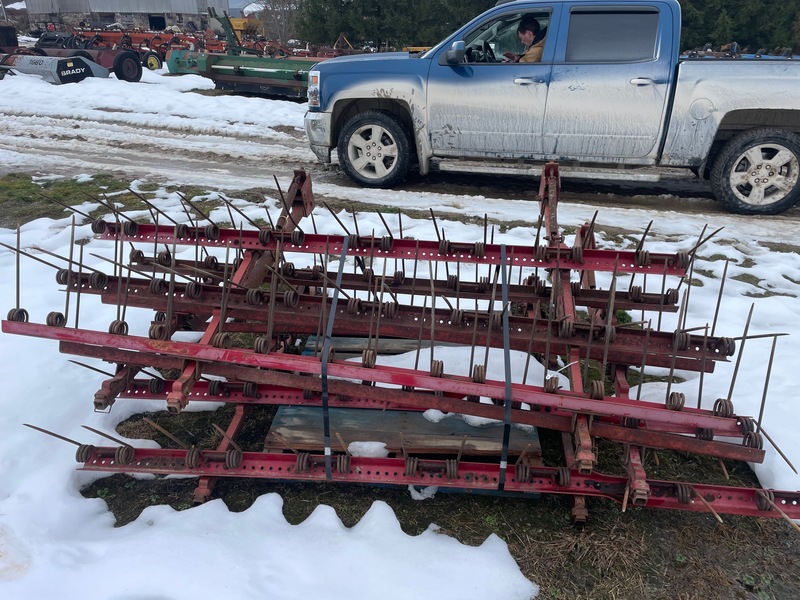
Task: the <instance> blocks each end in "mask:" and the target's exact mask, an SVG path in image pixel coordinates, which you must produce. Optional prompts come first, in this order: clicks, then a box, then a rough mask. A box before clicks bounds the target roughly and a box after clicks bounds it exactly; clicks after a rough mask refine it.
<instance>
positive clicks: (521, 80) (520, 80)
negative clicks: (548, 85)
mask: <svg viewBox="0 0 800 600" xmlns="http://www.w3.org/2000/svg"><path fill="white" fill-rule="evenodd" d="M532 83H544V80H542V79H534V78H533V77H516V78H514V84H516V85H531V84H532Z"/></svg>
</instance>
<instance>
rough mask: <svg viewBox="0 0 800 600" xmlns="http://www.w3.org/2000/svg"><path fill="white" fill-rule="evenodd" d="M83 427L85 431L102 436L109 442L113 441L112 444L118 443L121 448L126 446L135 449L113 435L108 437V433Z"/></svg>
mask: <svg viewBox="0 0 800 600" xmlns="http://www.w3.org/2000/svg"><path fill="white" fill-rule="evenodd" d="M81 427H83V428H84V429H86V430H88V431H91V432H92V433H96V434H97V435H100V436H102V437H104V438H106V439H107V440H111V441H112V442H116V443H118V444H119V445H120V446H125V447H126V448H133V446H131V445H130V444H129V443H128V442H123V441H122V440H120V439H118V438H115V437H114V436H113V435H108V434H107V433H103V432H102V431H100V430H99V429H95V428H94V427H89V426H88V425H81Z"/></svg>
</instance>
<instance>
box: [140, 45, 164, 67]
mask: <svg viewBox="0 0 800 600" xmlns="http://www.w3.org/2000/svg"><path fill="white" fill-rule="evenodd" d="M142 65H144V66H145V67H147V68H148V69H150V70H151V71H156V70H157V69H160V68H161V67H163V66H164V61H163V60H161V57H160V56H159V55H158V52H153V51H152V50H151V51H148V52H145V53H144V54H143V55H142Z"/></svg>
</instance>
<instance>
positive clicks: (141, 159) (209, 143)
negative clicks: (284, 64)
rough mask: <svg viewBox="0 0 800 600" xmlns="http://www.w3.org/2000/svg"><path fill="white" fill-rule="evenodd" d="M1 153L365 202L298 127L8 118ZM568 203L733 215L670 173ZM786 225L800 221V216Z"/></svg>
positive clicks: (440, 176)
mask: <svg viewBox="0 0 800 600" xmlns="http://www.w3.org/2000/svg"><path fill="white" fill-rule="evenodd" d="M0 150H10V151H15V152H20V153H22V154H24V158H21V159H20V161H19V162H17V161H14V160H12V161H9V162H6V163H5V164H0V175H2V174H4V173H8V172H13V171H24V172H41V173H43V174H62V175H70V174H75V173H96V172H112V173H114V174H116V175H119V176H124V177H130V178H147V179H149V180H156V181H158V180H161V181H169V182H172V183H177V184H181V185H189V184H192V185H200V186H202V185H208V186H212V187H215V188H222V189H243V188H257V187H261V186H263V185H264V184H265V182H270V181H272V177H273V175H275V176H278V177H283V176H286V175H288V174H289V173H291V171H292V170H293V169H297V168H303V169H305V170H306V171H308V172H309V173H310V174H311V177H312V180H313V181H314V182H315V183H324V184H330V185H332V186H337V187H341V188H342V191H341V195H342V199H350V200H358V195H359V188H358V187H357V186H355V185H354V184H352V183H351V182H350V181H349V180H348V179H347V177H345V176H344V174H342V173H340V172H339V170H338V168H337V166H336V165H322V164H320V163H318V162H317V160H316V157H315V156H314V155H313V154H312V153H311V151H310V150H309V149H308V146H307V143H306V140H305V133H304V132H303V131H302V130H300V129H297V128H294V127H286V128H281V129H280V131H277V132H274V131H273V132H264V133H263V134H262V135H259V132H257V131H254V132H253V133H252V135H250V136H242V135H238V136H237V135H227V134H226V133H225V131H224V130H223V131H221V132H214V133H213V134H212V135H197V134H195V133H190V132H187V131H185V130H182V129H180V128H179V127H173V128H168V127H163V128H161V127H153V126H147V125H145V126H143V125H141V124H137V123H132V122H128V121H126V119H125V118H124V117H123V118H120V119H119V120H116V119H110V120H105V121H103V122H97V121H88V120H84V119H80V118H74V119H54V118H49V117H40V116H36V115H27V114H26V115H14V114H9V115H4V118H3V123H2V124H0ZM537 188H538V181H537V180H533V181H532V180H531V179H529V178H525V177H517V176H487V175H480V174H459V173H433V174H431V175H429V176H427V177H420V176H413V175H412V176H411V177H410V178H409V180H408V181H407V182H406V183H405V184H404V185H403V186H401V187H399V188H397V189H398V190H405V191H420V192H422V191H424V192H434V193H438V194H454V195H484V196H488V197H493V198H503V199H520V200H522V199H531V200H532V199H533V198H534V197H535V194H536V189H537ZM562 201H564V202H574V203H591V204H602V205H608V206H615V207H635V208H647V209H652V210H663V211H680V212H684V213H685V212H690V213H702V214H705V215H713V214H720V215H724V214H725V211H724V210H723V209H722V207H721V206H719V205H718V204H717V203H716V202H715V201H714V199H713V197H712V195H711V191H710V188H709V186H708V184H707V182H705V181H702V180H700V179H698V178H696V177H694V175H692V174H691V173H689V172H688V171H685V172H684V171H682V170H672V171H669V172H665V173H664V177H663V179H662V181H661V182H658V183H632V182H625V181H617V182H615V181H603V182H593V181H590V180H585V179H569V178H565V179H564V182H563V191H562ZM773 218H777V219H778V220H781V221H784V220H790V221H796V220H797V221H800V208H795V209H792V210H790V211H788V212H787V213H785V214H784V215H780V216H778V217H773Z"/></svg>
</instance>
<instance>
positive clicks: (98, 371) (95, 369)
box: [67, 359, 114, 377]
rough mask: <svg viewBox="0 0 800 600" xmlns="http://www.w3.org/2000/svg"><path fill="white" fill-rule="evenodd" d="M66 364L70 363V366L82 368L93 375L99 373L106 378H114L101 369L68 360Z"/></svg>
mask: <svg viewBox="0 0 800 600" xmlns="http://www.w3.org/2000/svg"><path fill="white" fill-rule="evenodd" d="M67 362H71V363H72V364H75V365H78V366H79V367H84V368H85V369H89V370H90V371H94V372H95V373H100V375H105V376H106V377H114V373H109V372H108V371H103V370H102V369H98V368H97V367H93V366H91V365H87V364H86V363H82V362H78V361H77V360H72V359H68V360H67Z"/></svg>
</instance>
